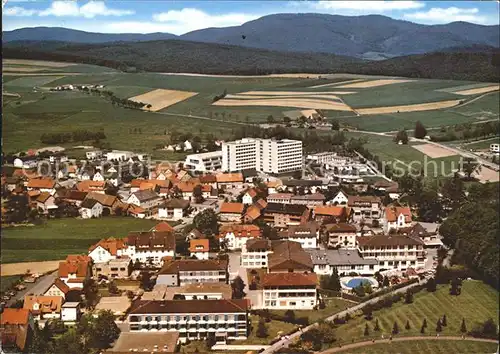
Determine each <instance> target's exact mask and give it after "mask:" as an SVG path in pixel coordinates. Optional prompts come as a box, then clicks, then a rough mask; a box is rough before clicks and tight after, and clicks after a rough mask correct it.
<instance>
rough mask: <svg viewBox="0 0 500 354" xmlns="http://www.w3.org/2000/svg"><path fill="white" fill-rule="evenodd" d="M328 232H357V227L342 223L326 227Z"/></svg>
mask: <svg viewBox="0 0 500 354" xmlns="http://www.w3.org/2000/svg"><path fill="white" fill-rule="evenodd" d="M325 228H326V231H328V232H356V226H354V225H351V224H346V223H343V222H340V223H338V224H328V225H325Z"/></svg>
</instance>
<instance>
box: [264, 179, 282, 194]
mask: <svg viewBox="0 0 500 354" xmlns="http://www.w3.org/2000/svg"><path fill="white" fill-rule="evenodd" d="M282 185H283V183H282V182H281V180H280V179H274V180H271V181H268V182H267V183H266V186H267V193H268V194H274V193H277V190H278V188H279V187H281V186H282Z"/></svg>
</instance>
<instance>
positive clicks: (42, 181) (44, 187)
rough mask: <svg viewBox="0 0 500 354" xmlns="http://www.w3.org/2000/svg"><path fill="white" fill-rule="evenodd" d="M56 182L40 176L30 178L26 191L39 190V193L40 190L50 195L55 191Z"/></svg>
mask: <svg viewBox="0 0 500 354" xmlns="http://www.w3.org/2000/svg"><path fill="white" fill-rule="evenodd" d="M57 186H58V184H57V183H56V181H55V180H54V179H52V178H46V177H41V178H31V179H30V180H29V181H28V185H27V188H28V191H33V190H36V191H39V192H40V193H42V192H47V193H49V194H50V195H54V193H55V192H56V187H57Z"/></svg>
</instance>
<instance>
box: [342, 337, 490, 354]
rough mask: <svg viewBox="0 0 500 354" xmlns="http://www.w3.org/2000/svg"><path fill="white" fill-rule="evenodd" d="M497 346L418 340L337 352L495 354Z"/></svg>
mask: <svg viewBox="0 0 500 354" xmlns="http://www.w3.org/2000/svg"><path fill="white" fill-rule="evenodd" d="M497 348H498V344H496V343H487V342H474V341H458V340H439V341H435V340H419V341H411V342H393V343H390V344H387V343H378V344H377V343H376V344H373V345H369V346H366V347H361V348H356V349H349V350H345V351H339V353H350V354H414V353H432V354H450V353H455V354H460V353H463V354H466V353H475V354H479V353H496V351H497Z"/></svg>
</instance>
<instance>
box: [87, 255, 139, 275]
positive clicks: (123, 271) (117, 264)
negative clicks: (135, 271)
mask: <svg viewBox="0 0 500 354" xmlns="http://www.w3.org/2000/svg"><path fill="white" fill-rule="evenodd" d="M132 268H133V264H132V260H131V259H130V258H129V257H126V256H124V257H120V258H116V259H110V260H109V261H107V262H102V263H94V265H93V269H92V274H93V275H94V276H95V277H99V276H104V277H106V278H111V279H120V278H127V277H129V276H130V273H132Z"/></svg>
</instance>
